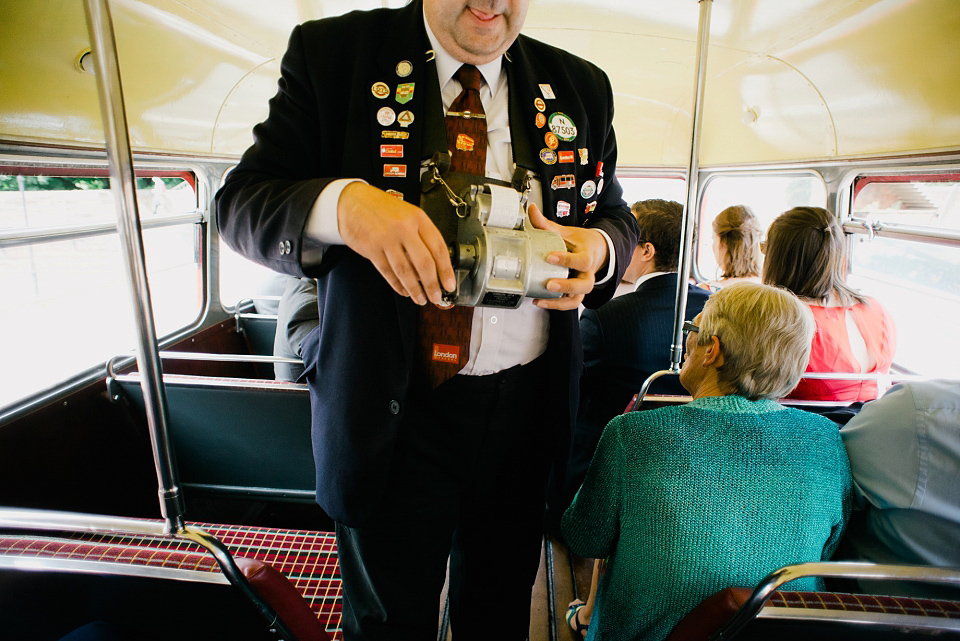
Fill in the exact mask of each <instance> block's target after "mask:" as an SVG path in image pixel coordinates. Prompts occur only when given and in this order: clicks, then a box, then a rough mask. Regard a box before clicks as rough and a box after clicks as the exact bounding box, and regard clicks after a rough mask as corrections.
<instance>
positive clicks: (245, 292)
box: [220, 240, 283, 309]
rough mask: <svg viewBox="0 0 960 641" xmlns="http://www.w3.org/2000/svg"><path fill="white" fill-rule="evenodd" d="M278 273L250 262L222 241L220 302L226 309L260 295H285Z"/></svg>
mask: <svg viewBox="0 0 960 641" xmlns="http://www.w3.org/2000/svg"><path fill="white" fill-rule="evenodd" d="M282 283H283V280H282V278H278V274H277V272H275V271H273V270H271V269H268V268H266V267H263V266H262V265H258V264H256V263H254V262H253V261H249V260H247V259H246V258H244V257H243V256H241V255H240V254H237V253H236V252H234V251H233V250H232V249H230V248H229V247H227V244H226V243H225V242H223V241H222V240H221V241H220V302H221V303H222V304H223V306H224V308H225V309H232V308H234V307H236V305H237V303H239V302H240V301H242V300H245V299H249V298H255V297H256V296H259V295H266V296H279V295H281V294H283V285H282Z"/></svg>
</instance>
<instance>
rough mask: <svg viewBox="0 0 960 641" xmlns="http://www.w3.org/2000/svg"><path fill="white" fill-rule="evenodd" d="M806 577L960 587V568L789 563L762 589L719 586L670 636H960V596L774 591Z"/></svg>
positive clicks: (687, 640)
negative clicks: (948, 598) (936, 597)
mask: <svg viewBox="0 0 960 641" xmlns="http://www.w3.org/2000/svg"><path fill="white" fill-rule="evenodd" d="M802 576H832V577H840V578H875V579H877V578H880V579H882V578H887V579H893V578H898V579H910V580H921V581H934V582H941V583H953V584H956V585H960V570H957V569H947V568H927V567H915V566H890V565H875V564H871V563H802V564H797V565H793V566H787V567H785V568H781V569H780V570H778V571H777V572H774V573H772V574H771V575H769V576H768V577H766V578H765V579H764V580H763V581H762V582H761V583H760V585H758V586H757V588H756V589H755V590H751V589H750V588H743V587H735V588H727V589H725V590H721V591H720V592H717V593H715V594H713V595H711V596H710V597H708V598H707V599H705V600H704V601H703V602H701V603H700V604H699V605H698V606H697V607H696V608H694V609H693V610H691V611H690V612H689V613H688V614H687V615H686V616H685V617H684V618H683V619H682V620H681V621H680V623H678V624H677V626H676V627H675V628H674V629H673V632H672V633H671V634H670V637H669V638H668V641H720V640H728V639H733V638H736V639H771V638H772V639H778V641H779V640H780V639H783V640H785V641H789V640H792V639H798V640H799V639H817V640H818V641H826V640H830V639H837V640H840V639H864V640H866V639H885V638H890V639H893V638H896V639H900V638H903V637H906V636H924V637H927V636H931V635H932V636H937V637H938V638H943V639H960V602H957V601H944V600H934V599H915V598H910V597H900V596H874V595H864V594H841V593H833V592H791V591H774V590H775V589H776V588H777V587H778V586H780V585H783V584H784V583H787V582H788V581H791V580H793V579H796V578H800V577H802Z"/></svg>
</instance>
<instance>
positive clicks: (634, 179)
mask: <svg viewBox="0 0 960 641" xmlns="http://www.w3.org/2000/svg"><path fill="white" fill-rule="evenodd" d="M617 180H619V181H620V186H621V187H623V199H624V200H625V201H627V204H628V205H631V206H632V205H633V203H635V202H637V201H638V200H649V199H651V198H660V199H663V200H675V201H677V202H678V203H680V204H681V205H682V204H684V203H686V200H687V181H686V180H684V178H683V176H639V175H633V174H632V172H631V170H630V169H629V168H624V169H622V170H621V169H619V168H618V169H617Z"/></svg>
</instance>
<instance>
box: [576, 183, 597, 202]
mask: <svg viewBox="0 0 960 641" xmlns="http://www.w3.org/2000/svg"><path fill="white" fill-rule="evenodd" d="M596 193H597V183H595V182H593V181H592V180H588V181H587V182H585V183H583V184H582V185H581V186H580V197H581V198H583V199H584V200H587V199H589V198H593V196H594V194H596Z"/></svg>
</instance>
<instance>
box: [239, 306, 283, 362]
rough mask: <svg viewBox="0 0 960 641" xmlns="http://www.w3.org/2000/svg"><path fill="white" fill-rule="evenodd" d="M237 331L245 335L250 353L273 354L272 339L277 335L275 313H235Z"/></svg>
mask: <svg viewBox="0 0 960 641" xmlns="http://www.w3.org/2000/svg"><path fill="white" fill-rule="evenodd" d="M237 331H239V332H241V333H242V334H245V335H246V338H247V344H248V345H249V346H250V353H251V354H257V355H260V356H272V355H273V341H274V338H275V337H276V335H277V316H276V314H237Z"/></svg>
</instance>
